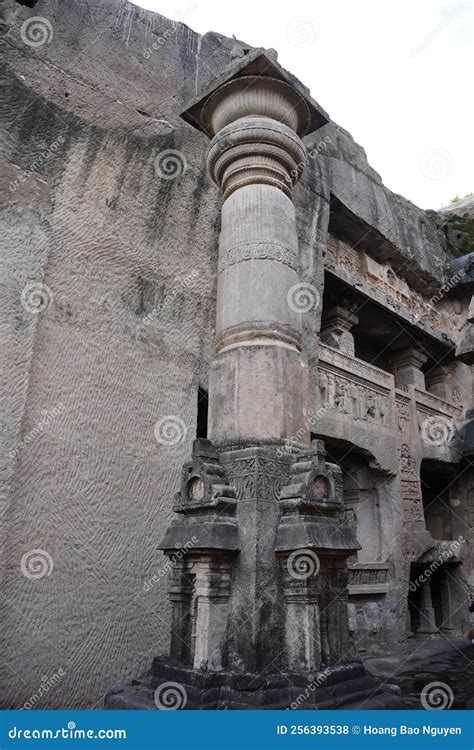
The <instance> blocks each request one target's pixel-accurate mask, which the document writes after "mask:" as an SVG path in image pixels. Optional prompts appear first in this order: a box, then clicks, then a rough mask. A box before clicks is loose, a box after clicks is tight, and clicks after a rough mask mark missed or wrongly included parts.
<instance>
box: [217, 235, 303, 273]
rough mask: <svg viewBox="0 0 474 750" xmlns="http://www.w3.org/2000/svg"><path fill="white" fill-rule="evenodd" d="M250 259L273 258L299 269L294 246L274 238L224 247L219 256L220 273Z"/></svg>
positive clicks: (296, 269)
mask: <svg viewBox="0 0 474 750" xmlns="http://www.w3.org/2000/svg"><path fill="white" fill-rule="evenodd" d="M248 260H273V261H276V262H277V263H283V264H284V265H286V266H289V268H292V269H293V270H295V271H298V256H297V254H296V252H295V249H294V247H290V246H288V245H283V244H282V243H280V242H275V241H274V240H247V241H246V242H239V243H237V244H235V245H231V246H230V247H226V248H224V250H223V251H222V253H220V256H219V273H222V271H224V270H225V269H226V268H229V266H232V265H234V264H235V263H243V262H245V261H248Z"/></svg>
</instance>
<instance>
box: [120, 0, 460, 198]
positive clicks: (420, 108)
mask: <svg viewBox="0 0 474 750" xmlns="http://www.w3.org/2000/svg"><path fill="white" fill-rule="evenodd" d="M134 4H135V5H139V6H141V7H142V8H147V9H148V10H153V11H155V12H157V13H161V14H162V15H164V16H167V17H168V18H172V19H173V20H178V21H182V22H183V23H185V24H186V25H187V26H189V27H190V28H191V29H193V30H194V31H197V32H199V33H201V34H204V33H206V32H207V31H216V32H218V33H221V34H223V35H225V36H229V37H232V35H234V36H235V37H236V38H237V39H239V40H241V41H243V42H246V43H248V44H249V45H250V46H253V47H265V48H268V47H272V48H274V49H276V50H277V52H278V61H279V62H280V64H281V65H283V67H285V68H286V69H287V70H290V71H291V72H292V73H294V74H295V75H296V76H297V77H298V78H299V79H300V80H301V81H302V83H304V84H305V86H307V87H308V88H309V89H310V90H311V94H312V96H313V98H314V99H316V101H317V102H318V103H319V104H320V105H321V106H322V107H323V108H324V109H325V110H326V111H327V112H328V113H329V115H330V116H331V119H332V120H334V121H335V122H336V123H337V124H338V125H340V126H342V127H343V128H345V129H346V130H348V131H349V132H350V133H351V135H352V136H353V138H354V139H355V140H356V141H357V143H359V144H360V145H361V146H363V148H364V149H365V151H366V153H367V157H368V160H369V163H370V165H371V166H372V167H373V168H374V169H375V170H376V171H377V172H378V173H379V174H380V175H381V177H382V179H383V181H384V183H385V185H386V186H387V187H388V188H390V190H393V191H394V192H395V193H400V194H401V195H403V196H405V197H406V198H408V199H409V200H411V201H413V203H415V204H416V205H418V206H420V207H421V208H433V209H438V208H441V207H442V206H445V205H448V204H449V203H450V200H451V198H453V197H454V196H455V195H459V196H461V197H463V196H464V195H465V194H466V193H469V192H472V191H474V180H473V179H472V172H473V169H472V167H473V159H472V141H473V137H472V130H473V124H472V104H471V100H472V90H470V88H471V89H472V69H473V55H472V49H473V44H472V41H473V13H472V2H469V0H398V1H397V2H396V3H394V2H387V0H385V1H384V0H378V1H377V0H357V2H351V1H350V0H324V2H321V0H290V1H289V2H281V0H274V2H271V0H235V2H229V0H227V2H224V1H223V0H220V2H219V0H134Z"/></svg>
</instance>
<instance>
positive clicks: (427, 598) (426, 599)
mask: <svg viewBox="0 0 474 750" xmlns="http://www.w3.org/2000/svg"><path fill="white" fill-rule="evenodd" d="M436 630H437V628H436V622H435V612H434V609H433V602H432V599H431V589H430V584H429V583H428V582H427V581H425V582H424V583H422V584H421V604H420V627H419V628H418V630H417V635H418V634H419V635H433V633H436Z"/></svg>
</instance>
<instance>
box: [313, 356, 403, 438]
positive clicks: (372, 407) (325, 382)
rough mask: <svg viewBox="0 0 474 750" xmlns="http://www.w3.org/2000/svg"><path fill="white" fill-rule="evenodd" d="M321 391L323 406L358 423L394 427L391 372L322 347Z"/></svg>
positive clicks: (320, 359) (319, 369)
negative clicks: (391, 413)
mask: <svg viewBox="0 0 474 750" xmlns="http://www.w3.org/2000/svg"><path fill="white" fill-rule="evenodd" d="M318 388H319V403H320V405H321V406H323V407H325V408H327V409H335V410H337V411H338V412H340V413H342V414H344V415H346V416H348V417H352V418H353V419H354V420H357V421H363V422H367V423H369V424H371V425H374V426H379V427H383V428H386V429H389V428H390V410H391V402H392V391H393V377H392V375H390V373H387V372H384V371H383V370H380V369H379V368H378V367H374V366H373V365H371V364H369V363H367V362H364V361H362V360H360V359H356V357H351V356H349V355H348V354H343V353H342V352H339V351H337V349H332V348H331V347H329V346H326V345H325V344H320V348H319V368H318Z"/></svg>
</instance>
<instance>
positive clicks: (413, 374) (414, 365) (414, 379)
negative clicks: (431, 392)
mask: <svg viewBox="0 0 474 750" xmlns="http://www.w3.org/2000/svg"><path fill="white" fill-rule="evenodd" d="M390 358H391V360H392V362H394V363H395V367H396V372H397V385H398V387H399V388H406V386H409V385H414V386H415V388H419V389H420V390H424V389H425V376H424V375H423V373H422V371H421V368H422V366H423V365H424V364H425V362H426V360H427V356H426V354H424V353H423V352H422V351H419V350H418V349H415V348H413V347H409V348H407V349H398V350H396V351H393V352H391V353H390Z"/></svg>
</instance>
